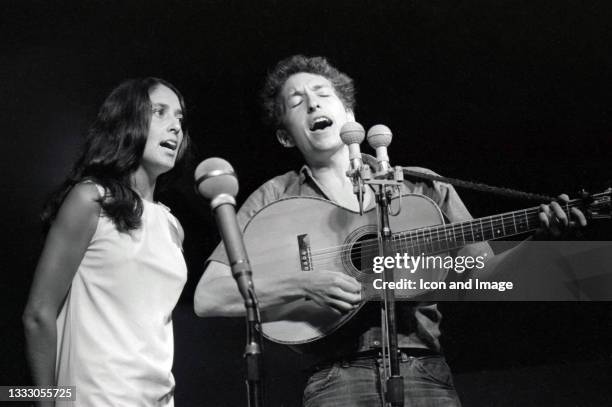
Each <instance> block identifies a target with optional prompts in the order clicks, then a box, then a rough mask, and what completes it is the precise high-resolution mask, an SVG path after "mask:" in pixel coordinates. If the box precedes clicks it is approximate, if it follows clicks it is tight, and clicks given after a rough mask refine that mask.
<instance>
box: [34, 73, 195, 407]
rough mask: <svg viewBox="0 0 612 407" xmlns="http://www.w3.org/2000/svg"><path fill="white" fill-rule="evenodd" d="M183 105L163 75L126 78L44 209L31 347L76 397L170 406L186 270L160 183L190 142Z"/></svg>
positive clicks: (47, 379)
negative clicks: (175, 322)
mask: <svg viewBox="0 0 612 407" xmlns="http://www.w3.org/2000/svg"><path fill="white" fill-rule="evenodd" d="M184 115H185V105H184V101H183V98H182V96H181V94H180V93H179V92H178V90H177V89H176V88H175V87H174V86H172V85H171V84H169V83H168V82H166V81H164V80H161V79H156V78H145V79H135V80H128V81H125V82H123V83H122V84H120V85H119V86H118V87H117V88H115V89H114V90H113V91H112V92H111V94H110V95H109V96H108V98H107V99H106V100H105V101H104V103H103V105H102V107H101V109H100V111H99V113H98V116H97V118H96V120H95V122H94V123H93V125H92V126H91V129H90V130H89V133H88V137H87V141H86V144H85V147H84V150H83V153H82V155H81V157H80V158H79V160H78V161H77V163H76V165H75V166H74V169H73V171H72V173H71V174H70V176H69V177H68V179H67V180H66V181H65V182H64V184H63V186H62V187H61V188H60V190H59V191H58V192H57V193H56V194H55V196H54V197H53V198H52V199H51V200H50V202H49V203H48V204H47V207H46V208H45V211H44V213H43V219H44V220H45V221H46V222H47V224H48V225H49V231H48V234H47V237H46V242H45V245H44V248H43V251H42V254H41V257H40V260H39V262H38V265H37V267H36V272H35V275H34V280H33V283H32V287H31V291H30V296H29V299H28V303H27V306H26V309H25V312H24V316H23V320H24V325H25V333H26V339H27V351H28V358H29V362H30V366H31V370H32V376H33V379H34V384H36V385H39V386H47V385H48V386H51V385H58V386H76V393H77V395H76V402H74V403H70V404H68V405H70V406H88V407H89V406H153V405H155V406H159V405H161V406H172V405H173V392H174V378H173V376H172V372H171V367H172V359H173V353H174V349H173V348H174V343H173V332H172V319H171V315H172V310H173V309H174V307H175V305H176V303H177V301H178V298H179V295H180V293H181V290H182V289H183V285H184V284H185V280H186V277H187V269H186V265H185V261H184V259H183V255H182V241H183V230H182V228H181V225H180V224H179V222H178V220H177V219H176V218H175V217H174V216H173V215H172V214H171V213H170V211H169V209H168V208H167V207H165V206H164V205H162V204H160V203H158V202H156V201H155V200H154V192H155V187H156V185H157V184H158V182H162V181H163V180H164V179H167V178H168V177H170V176H171V175H172V172H174V171H172V170H173V169H175V170H176V167H177V164H178V163H179V161H181V159H182V158H183V157H184V156H185V155H186V152H187V150H188V149H189V144H190V143H189V137H188V135H187V130H186V129H185V128H184V127H183V117H184ZM162 175H163V176H162ZM60 404H61V403H59V402H58V403H56V405H60ZM51 405H53V403H51Z"/></svg>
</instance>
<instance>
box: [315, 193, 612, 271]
mask: <svg viewBox="0 0 612 407" xmlns="http://www.w3.org/2000/svg"><path fill="white" fill-rule="evenodd" d="M597 195H603V194H597ZM597 195H594V196H597ZM577 201H578V200H574V201H571V202H568V203H565V204H564V205H563V206H565V209H566V212H567V213H568V214H569V207H570V206H573V204H574V203H575V202H577ZM600 205H601V206H604V203H596V204H592V205H591V206H592V207H593V208H597V207H598V206H600ZM517 212H524V214H525V216H526V217H527V219H526V220H527V222H526V223H525V225H526V226H527V227H529V223H531V221H530V219H529V218H530V217H532V216H533V215H534V214H537V213H539V207H534V208H528V209H525V210H522V211H516V212H509V213H504V214H501V215H492V216H488V217H484V218H481V219H478V220H470V221H466V222H462V223H459V224H457V223H455V224H448V225H439V226H436V227H433V228H427V229H428V230H429V233H428V234H429V239H427V238H426V237H425V234H426V233H425V231H424V228H423V231H422V233H421V235H422V237H423V238H425V240H420V241H419V239H420V238H419V236H418V234H419V231H420V230H422V229H415V230H410V231H403V232H398V233H397V234H396V235H395V236H394V237H393V243H396V245H399V247H395V249H396V250H399V251H401V250H403V251H405V252H409V251H410V250H412V253H415V251H414V249H419V248H421V247H424V248H425V250H417V251H416V252H419V251H428V252H429V253H431V254H433V253H436V252H438V253H442V252H445V251H448V250H452V249H455V248H458V247H462V246H463V245H465V244H466V242H467V241H468V240H465V231H464V227H465V226H466V225H469V227H470V230H471V233H472V235H474V230H473V227H472V225H473V224H474V223H476V221H478V222H479V223H480V228H478V227H477V231H480V232H481V233H479V234H480V235H481V236H484V235H485V234H487V233H491V232H493V230H499V229H500V227H501V229H502V230H504V231H505V229H506V228H504V227H503V225H504V221H505V219H506V218H510V217H511V218H512V219H513V222H515V214H516V213H517ZM487 219H488V221H487ZM484 223H486V226H485V225H484ZM496 223H497V224H496ZM458 227H461V232H459V231H457V230H456V229H457V228H458ZM514 230H515V231H516V233H511V234H505V233H504V236H512V235H517V234H522V233H524V232H527V231H529V229H527V230H520V229H519V228H517V227H516V223H514ZM441 231H444V236H443V237H441V236H440V232H441ZM448 231H450V232H448ZM457 232H459V233H457ZM434 234H435V237H434V236H433V235H434ZM457 234H459V235H460V236H461V237H463V238H464V239H463V240H461V239H456V236H457ZM476 235H478V234H476ZM448 236H453V237H454V239H452V240H451V239H448ZM492 236H495V233H493V235H492ZM415 238H416V239H415ZM440 242H443V243H444V244H446V247H445V248H442V247H440V248H439V250H433V251H431V250H429V247H428V246H431V247H432V248H433V245H434V244H436V243H438V244H439V243H440ZM477 242H479V241H475V242H470V243H468V244H472V243H477ZM413 243H415V244H413ZM449 243H450V244H452V243H455V246H452V247H451V246H450V245H449ZM457 243H462V244H459V245H456V244H457ZM338 248H339V249H340V250H338ZM355 248H357V249H360V250H361V253H362V256H363V255H364V254H365V255H372V254H375V253H378V239H377V238H373V239H366V240H362V241H360V242H355V243H354V244H343V245H338V246H334V247H328V248H325V249H320V250H316V251H313V252H312V253H311V258H312V261H313V263H315V262H316V263H317V265H319V266H321V265H326V264H332V263H335V262H336V260H334V261H332V262H331V263H330V262H326V261H325V260H328V259H331V258H334V259H335V258H336V257H337V256H338V254H340V255H342V254H345V253H348V252H352V251H353V250H354V249H355ZM369 249H374V250H369ZM366 250H367V251H366ZM364 270H369V268H366V269H364Z"/></svg>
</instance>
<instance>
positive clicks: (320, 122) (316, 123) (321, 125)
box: [310, 116, 334, 131]
mask: <svg viewBox="0 0 612 407" xmlns="http://www.w3.org/2000/svg"><path fill="white" fill-rule="evenodd" d="M332 124H334V122H333V121H332V119H330V118H329V117H325V116H321V117H317V118H316V119H314V120H313V121H312V122H311V123H310V131H316V130H323V129H325V128H327V127H329V126H331V125H332Z"/></svg>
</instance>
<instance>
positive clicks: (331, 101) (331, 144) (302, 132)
mask: <svg viewBox="0 0 612 407" xmlns="http://www.w3.org/2000/svg"><path fill="white" fill-rule="evenodd" d="M280 98H281V103H282V107H283V115H282V120H281V121H282V125H283V127H284V129H285V131H286V133H285V140H283V139H282V137H280V136H279V139H281V143H282V144H283V145H285V146H286V147H293V146H296V147H297V148H298V149H299V150H300V152H301V153H302V154H303V155H304V157H305V158H306V160H307V161H309V159H316V158H318V157H320V156H321V154H322V153H330V152H331V153H333V152H335V151H336V150H338V149H339V148H341V147H342V146H343V144H342V140H340V128H341V127H342V125H343V124H344V123H346V122H347V121H352V120H354V118H353V113H352V112H351V111H347V110H346V108H345V107H344V104H343V103H342V101H341V100H340V98H339V97H338V95H337V94H336V91H335V90H334V87H333V85H332V84H331V82H330V81H329V80H328V79H327V78H325V77H323V76H320V75H316V74H311V73H306V72H300V73H297V74H294V75H291V76H290V77H289V78H288V79H287V81H286V82H285V84H284V85H283V88H282V89H281V93H280Z"/></svg>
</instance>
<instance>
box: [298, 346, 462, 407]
mask: <svg viewBox="0 0 612 407" xmlns="http://www.w3.org/2000/svg"><path fill="white" fill-rule="evenodd" d="M400 372H401V375H402V376H403V378H404V407H461V402H460V401H459V397H458V396H457V392H456V391H455V387H454V385H453V379H452V376H451V372H450V368H449V367H448V364H446V360H445V359H444V357H443V356H438V355H434V356H422V357H413V356H407V355H406V354H402V358H401V362H400ZM381 374H382V366H381V359H380V358H377V357H376V356H372V357H367V358H358V359H355V360H349V361H338V362H334V363H333V364H331V365H328V366H326V367H325V368H323V369H320V370H317V371H316V372H315V373H314V374H313V375H312V376H311V377H310V378H309V380H308V383H307V384H306V388H305V389H304V407H378V406H381V407H382V406H384V404H383V398H382V394H381Z"/></svg>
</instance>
